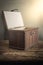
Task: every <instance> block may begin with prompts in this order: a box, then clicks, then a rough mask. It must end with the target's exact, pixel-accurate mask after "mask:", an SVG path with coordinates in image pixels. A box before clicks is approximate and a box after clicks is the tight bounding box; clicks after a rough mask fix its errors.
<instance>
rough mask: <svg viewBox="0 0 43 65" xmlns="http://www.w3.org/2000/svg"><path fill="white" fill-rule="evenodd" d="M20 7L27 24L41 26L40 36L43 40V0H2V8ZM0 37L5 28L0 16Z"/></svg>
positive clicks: (0, 3)
mask: <svg viewBox="0 0 43 65" xmlns="http://www.w3.org/2000/svg"><path fill="white" fill-rule="evenodd" d="M12 9H18V10H19V11H20V12H21V13H22V16H23V21H24V24H25V26H28V27H39V38H40V39H42V40H43V0H0V11H1V10H12ZM0 31H1V32H2V31H3V32H2V33H0V38H1V37H2V36H4V28H3V24H2V20H1V17H0Z"/></svg>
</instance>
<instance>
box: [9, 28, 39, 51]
mask: <svg viewBox="0 0 43 65" xmlns="http://www.w3.org/2000/svg"><path fill="white" fill-rule="evenodd" d="M8 32H9V33H8V39H9V47H10V48H14V49H21V50H23V49H24V50H28V49H29V48H30V47H32V46H33V45H35V44H36V43H38V28H28V29H24V30H9V31H8Z"/></svg>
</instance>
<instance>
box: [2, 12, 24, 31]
mask: <svg viewBox="0 0 43 65" xmlns="http://www.w3.org/2000/svg"><path fill="white" fill-rule="evenodd" d="M3 14H4V18H5V22H6V24H7V28H8V29H18V28H21V29H22V28H24V23H23V19H22V15H21V12H15V11H13V12H11V11H3ZM19 30H20V29H19Z"/></svg>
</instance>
